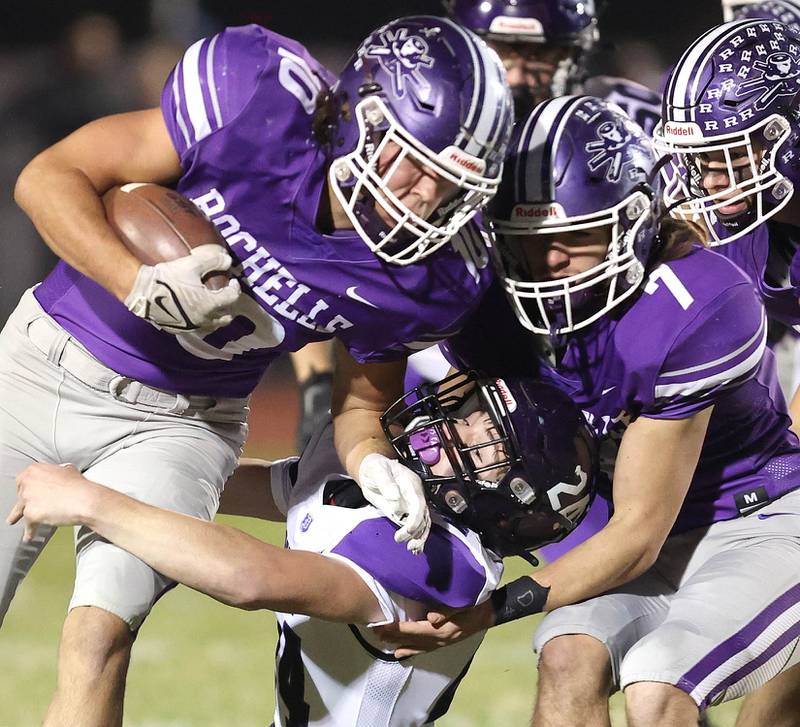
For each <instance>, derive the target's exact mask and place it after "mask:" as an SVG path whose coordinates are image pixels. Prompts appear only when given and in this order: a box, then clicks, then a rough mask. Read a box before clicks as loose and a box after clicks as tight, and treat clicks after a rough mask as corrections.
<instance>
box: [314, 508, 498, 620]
mask: <svg viewBox="0 0 800 727" xmlns="http://www.w3.org/2000/svg"><path fill="white" fill-rule="evenodd" d="M396 530H397V525H395V524H394V523H392V522H391V521H390V520H388V519H387V518H373V519H370V520H364V521H362V522H361V523H359V524H358V525H357V526H356V527H355V528H353V530H352V531H351V532H350V533H349V534H348V535H347V536H346V537H345V538H343V539H342V540H340V541H339V542H338V543H337V544H336V545H335V546H334V547H333V548H332V549H331V551H330V552H331V554H332V555H334V556H337V557H339V558H343V559H346V560H348V561H350V562H351V563H353V564H354V565H355V566H357V567H358V568H359V569H362V570H363V571H365V572H366V573H368V574H369V575H370V576H371V577H372V578H374V579H375V580H377V581H378V582H379V583H380V584H381V585H382V586H383V587H384V588H385V589H386V590H388V591H390V592H392V593H396V594H398V595H400V596H403V597H405V598H409V599H411V600H414V601H419V602H420V603H426V604H439V605H443V606H448V607H450V608H466V607H467V606H473V605H475V604H476V603H479V602H480V601H481V600H483V599H484V598H485V597H486V596H487V594H488V593H489V592H490V591H491V590H492V589H493V588H495V587H496V585H497V582H498V581H499V577H500V576H499V573H498V565H497V564H496V563H494V562H493V561H492V559H491V557H490V556H489V555H488V554H487V553H486V551H483V550H482V549H481V551H480V552H476V551H475V549H473V548H470V547H469V545H467V543H466V542H465V540H464V539H462V538H460V537H459V536H458V535H457V534H456V533H455V532H454V531H451V530H450V529H449V528H445V527H442V526H440V525H434V526H433V528H432V529H431V533H430V536H429V537H428V541H427V542H426V544H425V552H424V553H423V555H414V554H413V553H410V552H409V551H408V549H407V548H406V544H405V543H396V542H395V540H394V534H395V531H396Z"/></svg>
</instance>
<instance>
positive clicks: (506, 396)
mask: <svg viewBox="0 0 800 727" xmlns="http://www.w3.org/2000/svg"><path fill="white" fill-rule="evenodd" d="M495 383H496V384H497V390H498V391H499V392H500V396H502V397H503V403H504V404H505V405H506V409H508V413H509V414H511V413H513V412H515V411H516V410H517V400H516V399H515V398H514V397H513V396H512V395H511V392H510V391H509V389H508V385H507V384H506V382H505V381H503V379H495Z"/></svg>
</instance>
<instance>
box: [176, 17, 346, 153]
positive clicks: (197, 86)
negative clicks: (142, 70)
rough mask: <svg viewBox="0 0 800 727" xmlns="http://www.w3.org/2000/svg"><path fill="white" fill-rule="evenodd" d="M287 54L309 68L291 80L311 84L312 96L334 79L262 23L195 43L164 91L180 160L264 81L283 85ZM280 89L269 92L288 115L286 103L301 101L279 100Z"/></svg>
mask: <svg viewBox="0 0 800 727" xmlns="http://www.w3.org/2000/svg"><path fill="white" fill-rule="evenodd" d="M285 57H286V58H289V59H290V60H291V59H295V60H298V61H301V62H302V63H303V65H304V67H306V68H308V69H309V70H310V75H309V76H308V77H307V78H305V79H303V78H297V77H296V76H292V78H291V79H288V80H286V83H289V82H290V81H291V83H294V84H298V83H301V82H303V83H306V84H307V85H310V86H312V87H310V88H307V89H304V91H305V92H306V93H307V94H308V95H309V98H313V97H314V96H315V95H316V92H317V91H318V90H319V89H320V88H322V87H323V85H330V84H331V82H332V81H333V80H334V79H333V77H332V76H331V74H330V73H328V71H327V70H325V69H324V68H323V67H322V66H321V65H320V64H319V63H317V62H316V61H315V60H314V59H313V58H311V56H310V55H309V54H308V52H307V51H306V50H305V48H303V47H302V46H301V45H300V44H299V43H297V42H295V41H293V40H290V39H289V38H284V37H283V36H280V35H278V34H276V33H272V32H271V31H269V30H267V29H266V28H262V27H261V26H259V25H245V26H241V27H236V28H226V29H225V30H223V31H222V32H221V33H217V35H214V36H211V37H208V38H202V39H201V40H198V41H197V42H196V43H194V44H193V45H191V46H190V47H189V48H188V49H187V50H186V51H185V53H184V54H183V57H182V58H181V60H180V61H179V62H178V64H177V65H176V66H175V68H174V69H173V70H172V72H171V73H170V75H169V76H168V78H167V81H166V83H165V84H164V89H163V92H162V94H161V112H162V114H163V116H164V120H165V122H166V125H167V129H168V131H169V134H170V137H171V139H172V143H173V144H174V146H175V149H176V151H177V152H178V155H179V157H180V158H181V160H183V159H184V158H185V156H186V155H187V153H189V152H190V151H191V149H192V148H193V147H194V146H195V145H196V144H198V143H199V142H201V141H202V140H203V139H205V138H206V137H207V136H209V135H211V134H213V133H214V132H216V131H218V130H219V129H221V128H222V127H223V126H226V125H228V124H230V123H231V122H232V121H234V120H235V119H236V118H237V117H238V116H239V115H240V114H241V113H242V112H243V111H244V109H245V108H246V107H247V105H248V103H249V102H250V100H251V99H252V98H253V96H254V95H255V94H256V92H257V91H258V87H259V84H261V83H263V82H264V81H265V79H268V80H269V81H270V82H271V81H272V79H273V78H274V79H275V84H276V89H277V88H279V87H278V86H277V84H278V83H280V68H281V59H282V58H285ZM289 73H291V72H289ZM276 89H273V90H272V91H269V95H270V96H271V97H272V98H273V104H272V110H274V111H275V112H276V113H289V110H288V109H286V108H285V104H286V103H290V102H292V101H294V102H295V103H300V101H299V100H298V99H297V98H296V96H293V95H292V94H289V93H287V94H284V95H282V96H281V97H280V98H278V95H277V92H276ZM298 95H299V94H298ZM284 96H285V98H284ZM281 104H283V105H281ZM304 113H305V112H304Z"/></svg>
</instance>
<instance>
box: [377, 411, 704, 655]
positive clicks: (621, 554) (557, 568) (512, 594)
mask: <svg viewBox="0 0 800 727" xmlns="http://www.w3.org/2000/svg"><path fill="white" fill-rule="evenodd" d="M712 410H713V407H712V406H709V407H707V408H705V409H703V410H701V411H699V412H697V413H695V414H693V415H692V416H690V417H688V418H685V419H675V420H673V419H648V418H647V417H640V418H639V419H637V420H636V421H634V422H632V423H631V424H630V426H629V427H628V428H627V430H626V431H625V434H624V435H623V438H622V443H621V445H620V449H619V453H618V455H617V461H616V467H615V470H614V488H613V497H614V515H613V516H612V518H611V520H610V521H609V522H608V524H607V525H606V526H605V527H604V528H603V529H602V530H601V531H600V532H598V533H596V534H595V535H593V536H592V537H591V538H589V539H587V540H586V541H584V542H583V543H581V544H580V545H578V546H576V547H575V548H573V549H572V550H570V551H568V552H567V553H566V554H565V555H563V556H561V557H560V558H558V559H557V560H556V561H554V562H553V563H551V564H549V565H547V566H545V567H544V568H541V569H540V570H537V571H536V573H534V574H531V576H529V577H523V578H520V579H518V580H517V581H513V582H512V583H511V584H508V586H506V587H505V589H500V590H499V591H496V592H495V594H494V595H493V596H492V598H490V599H489V600H488V601H486V602H484V603H482V604H480V605H479V606H476V607H474V608H471V609H468V610H465V611H461V612H457V613H455V614H452V615H450V616H449V617H448V616H445V615H444V614H430V615H429V619H430V620H431V623H427V622H408V623H401V624H397V625H392V626H389V627H382V628H383V629H384V631H383V637H384V638H385V639H386V640H387V641H389V642H391V643H395V644H397V645H399V646H401V647H402V648H401V649H399V650H398V652H396V653H397V655H398V656H404V655H408V654H411V653H417V652H418V651H426V650H429V649H432V648H436V647H438V646H444V645H446V644H449V643H452V642H454V641H458V640H460V639H462V638H465V637H467V636H469V635H471V634H473V633H476V632H477V631H480V630H482V629H486V628H489V627H491V626H495V625H498V624H500V623H505V622H506V621H510V620H514V619H516V618H520V617H522V616H527V615H531V614H533V613H539V612H541V611H551V610H553V609H555V608H559V607H560V606H566V605H569V604H572V603H577V602H579V601H583V600H585V599H587V598H591V597H592V596H596V595H598V594H600V593H604V592H606V591H608V590H609V589H612V588H615V587H616V586H619V585H622V584H623V583H627V582H629V581H631V580H633V579H634V578H637V577H638V576H640V575H641V574H643V573H644V572H645V571H646V570H647V569H648V568H650V567H651V566H652V565H653V563H654V562H655V560H656V558H657V557H658V554H659V552H660V550H661V547H662V546H663V544H664V541H665V540H666V539H667V536H668V535H669V532H670V530H671V528H672V526H673V524H674V522H675V519H676V517H677V515H678V511H679V510H680V507H681V504H682V503H683V500H684V498H685V496H686V492H687V490H688V488H689V484H690V483H691V480H692V477H693V475H694V471H695V468H696V466H697V461H698V459H699V457H700V450H701V448H702V446H703V440H704V438H705V434H706V430H707V428H708V422H709V419H710V417H711V412H712Z"/></svg>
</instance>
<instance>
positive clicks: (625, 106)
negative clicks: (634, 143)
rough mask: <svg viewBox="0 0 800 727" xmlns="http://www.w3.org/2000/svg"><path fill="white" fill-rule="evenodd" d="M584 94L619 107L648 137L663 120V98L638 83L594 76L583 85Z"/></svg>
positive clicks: (612, 77) (623, 79) (613, 77)
mask: <svg viewBox="0 0 800 727" xmlns="http://www.w3.org/2000/svg"><path fill="white" fill-rule="evenodd" d="M583 91H584V93H587V94H589V95H590V96H597V97H598V98H602V99H603V100H604V101H607V102H608V103H613V104H616V105H617V106H619V107H620V108H621V109H622V110H623V111H624V112H625V113H626V114H628V116H630V117H631V118H632V119H633V120H634V121H635V122H636V123H637V124H639V126H641V127H642V128H643V129H644V131H645V133H646V134H647V135H648V136H652V135H653V129H655V127H656V124H658V122H659V121H660V120H661V96H659V95H658V94H657V93H656V92H655V91H651V90H650V89H649V88H647V86H643V85H642V84H641V83H636V81H629V80H628V79H627V78H616V77H615V76H593V77H592V78H589V79H587V80H586V83H584V85H583Z"/></svg>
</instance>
